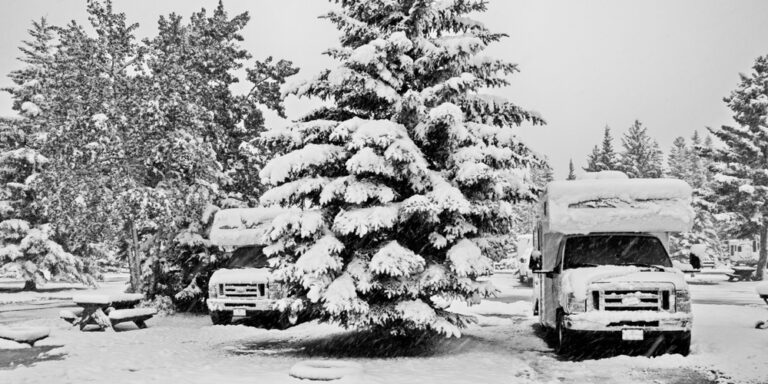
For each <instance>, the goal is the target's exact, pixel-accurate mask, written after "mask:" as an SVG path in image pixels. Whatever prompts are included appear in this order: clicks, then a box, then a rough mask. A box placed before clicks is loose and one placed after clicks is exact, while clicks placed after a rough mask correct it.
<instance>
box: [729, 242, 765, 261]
mask: <svg viewBox="0 0 768 384" xmlns="http://www.w3.org/2000/svg"><path fill="white" fill-rule="evenodd" d="M728 256H729V259H730V260H731V262H732V263H745V262H746V263H748V262H755V261H757V259H758V257H759V256H760V242H759V241H757V240H754V239H752V240H749V239H731V240H728Z"/></svg>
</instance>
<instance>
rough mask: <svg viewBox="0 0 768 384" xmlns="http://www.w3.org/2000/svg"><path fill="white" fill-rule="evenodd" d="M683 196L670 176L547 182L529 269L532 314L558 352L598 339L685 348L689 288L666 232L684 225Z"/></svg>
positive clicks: (687, 222) (686, 199)
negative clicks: (676, 265)
mask: <svg viewBox="0 0 768 384" xmlns="http://www.w3.org/2000/svg"><path fill="white" fill-rule="evenodd" d="M614 175H615V174H614ZM690 201H691V189H690V187H689V186H688V185H687V184H686V183H685V182H682V181H680V180H671V179H631V180H630V179H626V178H612V179H587V180H573V181H555V182H552V183H550V184H549V185H548V186H547V189H546V192H545V194H544V195H543V196H542V199H541V204H540V210H539V220H538V223H537V227H536V230H535V232H534V238H533V240H534V241H533V242H534V248H535V250H534V251H533V254H532V256H531V263H530V268H531V270H532V271H533V272H534V275H535V282H534V314H537V315H538V316H539V321H540V323H541V324H542V325H543V326H545V327H547V328H549V329H550V330H552V331H553V332H554V333H555V335H556V337H557V344H556V346H557V350H558V352H565V351H567V350H569V349H571V348H572V347H573V344H574V340H575V339H576V338H598V337H599V338H600V339H609V340H610V339H613V340H615V341H616V342H619V343H637V342H640V341H649V342H651V343H653V345H654V348H665V349H660V350H665V351H670V352H673V353H680V354H683V355H687V354H688V353H689V351H690V343H691V326H692V321H693V319H692V315H691V301H690V294H689V290H688V286H687V284H686V282H685V279H684V276H683V274H682V273H681V272H680V271H679V270H677V269H675V268H673V266H672V262H671V260H670V257H669V234H670V233H674V232H684V231H688V230H690V227H691V224H692V220H693V216H694V213H693V210H692V208H691V206H690ZM656 341H658V342H656ZM662 343H664V344H662ZM587 344H588V345H599V344H593V343H587ZM662 345H663V347H662Z"/></svg>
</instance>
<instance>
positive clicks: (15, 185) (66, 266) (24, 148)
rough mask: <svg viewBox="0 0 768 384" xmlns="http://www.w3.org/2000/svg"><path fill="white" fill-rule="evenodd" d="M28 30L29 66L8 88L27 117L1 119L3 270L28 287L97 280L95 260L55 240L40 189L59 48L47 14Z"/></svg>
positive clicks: (24, 58)
mask: <svg viewBox="0 0 768 384" xmlns="http://www.w3.org/2000/svg"><path fill="white" fill-rule="evenodd" d="M28 33H29V35H30V39H29V40H27V41H24V42H23V44H24V45H23V46H21V47H19V50H20V51H21V52H22V56H21V57H20V58H19V61H20V62H22V63H24V64H25V66H24V67H23V68H21V69H18V70H14V71H12V72H11V73H10V74H9V77H10V78H11V80H12V81H13V83H14V86H12V87H8V88H4V89H3V91H6V92H8V93H10V94H11V97H12V100H13V109H14V110H16V111H18V112H19V113H20V114H21V116H22V118H20V119H15V120H5V121H2V122H0V274H2V273H11V274H13V275H16V276H19V277H21V278H23V279H24V280H25V281H26V284H25V288H27V289H34V288H35V287H36V286H37V284H40V283H43V282H46V281H51V280H56V281H70V282H83V283H86V284H93V283H94V278H93V276H92V275H91V272H92V271H91V270H89V266H90V265H89V263H88V262H83V260H81V259H79V258H78V257H75V256H73V255H72V254H71V253H69V252H67V251H66V250H65V248H64V247H62V245H61V244H59V243H58V242H57V241H56V240H55V239H54V234H55V231H54V230H53V229H52V228H51V226H50V224H49V223H48V220H47V218H46V216H45V212H44V210H43V209H42V207H41V202H40V200H39V196H37V193H36V190H35V182H36V181H37V180H38V179H39V176H40V174H41V172H43V169H44V168H45V167H46V166H47V164H48V163H49V160H48V159H47V158H46V157H45V156H43V155H41V154H40V152H39V149H40V147H41V145H42V143H43V142H44V139H45V132H44V130H43V129H42V127H41V123H40V121H41V120H42V119H44V117H45V115H46V114H47V110H48V103H47V100H46V98H45V96H43V95H44V94H45V93H46V92H45V89H47V88H48V87H49V81H48V75H49V70H50V66H51V61H52V55H53V53H54V51H55V48H54V46H53V41H54V32H53V28H52V27H51V25H49V24H48V22H47V21H46V20H45V19H44V18H43V19H40V21H34V22H33V23H32V27H31V28H30V29H29V30H28Z"/></svg>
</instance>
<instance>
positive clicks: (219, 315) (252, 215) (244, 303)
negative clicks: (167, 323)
mask: <svg viewBox="0 0 768 384" xmlns="http://www.w3.org/2000/svg"><path fill="white" fill-rule="evenodd" d="M283 212H284V210H283V209H281V208H232V209H223V210H220V211H218V212H217V213H216V216H214V219H213V226H212V228H211V233H210V239H211V242H212V243H213V244H215V245H218V246H220V247H222V248H224V249H225V250H229V251H230V252H231V256H230V258H229V259H228V260H227V262H226V263H225V267H224V268H222V269H219V270H217V271H215V272H214V273H213V275H211V278H210V280H209V282H208V300H207V301H206V303H207V305H208V310H209V313H210V315H211V321H212V322H213V323H214V324H229V323H230V322H231V321H232V318H233V317H235V316H237V317H251V318H254V317H260V318H261V320H269V321H270V322H276V321H277V320H278V317H279V316H278V314H277V313H276V312H275V311H274V310H273V304H274V303H275V302H276V301H277V300H279V299H281V298H284V297H285V295H286V293H285V292H284V290H283V288H282V286H281V284H280V283H279V282H278V281H275V280H274V279H273V278H272V277H271V273H270V270H269V264H268V262H267V258H266V256H265V255H264V253H263V252H262V249H263V245H264V239H265V234H266V231H267V230H268V227H269V224H270V223H271V221H272V219H273V218H275V217H276V216H277V215H279V214H280V213H283ZM265 325H266V324H265ZM270 325H279V324H270Z"/></svg>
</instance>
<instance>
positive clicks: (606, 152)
mask: <svg viewBox="0 0 768 384" xmlns="http://www.w3.org/2000/svg"><path fill="white" fill-rule="evenodd" d="M618 160H619V159H618V156H617V155H616V151H615V150H614V149H613V136H611V128H610V127H609V126H607V125H606V126H605V128H604V129H603V141H602V142H601V143H600V146H599V147H598V146H597V145H596V146H595V148H594V149H592V153H591V154H590V155H589V157H588V159H587V164H588V165H587V168H585V169H584V170H585V171H587V172H600V171H612V170H616V169H618V162H619V161H618Z"/></svg>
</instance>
